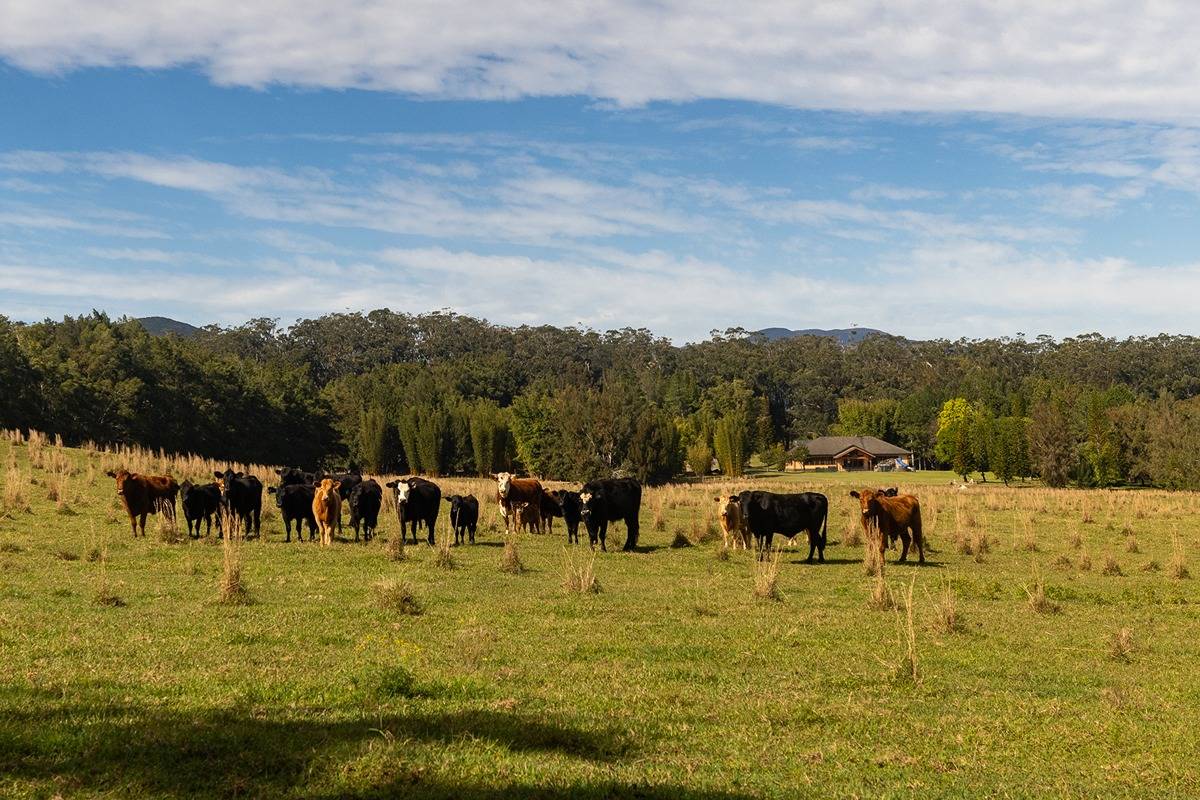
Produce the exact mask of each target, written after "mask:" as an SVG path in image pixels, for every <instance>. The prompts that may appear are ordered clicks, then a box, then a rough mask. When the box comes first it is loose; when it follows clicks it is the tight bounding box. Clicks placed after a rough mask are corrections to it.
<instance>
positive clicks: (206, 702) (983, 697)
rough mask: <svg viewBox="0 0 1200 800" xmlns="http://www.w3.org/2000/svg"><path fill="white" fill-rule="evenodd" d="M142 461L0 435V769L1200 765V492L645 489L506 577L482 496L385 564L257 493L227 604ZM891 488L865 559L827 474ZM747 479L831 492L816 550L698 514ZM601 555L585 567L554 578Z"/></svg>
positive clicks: (189, 472) (627, 775)
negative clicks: (882, 554) (755, 550)
mask: <svg viewBox="0 0 1200 800" xmlns="http://www.w3.org/2000/svg"><path fill="white" fill-rule="evenodd" d="M154 461H155V459H153V458H152V457H150V456H148V455H146V454H126V455H114V454H104V453H97V452H95V451H83V450H74V449H66V448H56V447H54V446H52V445H50V444H48V443H42V442H36V443H35V446H32V447H31V445H30V444H28V443H20V444H16V443H12V442H9V441H5V442H3V443H0V465H3V470H2V471H0V477H3V479H4V487H3V491H2V492H0V501H2V502H3V504H4V505H3V516H2V517H0V668H2V670H0V796H4V797H18V798H20V797H55V796H60V795H61V796H63V797H139V798H141V797H145V798H150V797H197V796H199V797H239V798H242V797H263V798H267V797H270V798H275V797H283V798H342V797H389V796H403V797H410V798H424V797H445V798H451V797H485V798H508V797H511V798H525V797H545V798H559V797H561V798H567V797H571V798H575V797H582V798H600V797H641V798H675V797H685V798H686V797H691V798H739V797H778V798H791V797H806V796H807V797H909V796H921V797H926V798H927V797H963V796H1004V797H1047V796H1050V797H1098V796H1104V797H1195V796H1197V794H1198V793H1200V767H1198V766H1197V764H1200V745H1198V744H1197V742H1198V741H1200V737H1198V735H1197V729H1198V723H1200V635H1198V634H1200V617H1198V615H1197V609H1198V608H1200V606H1198V605H1197V604H1198V603H1200V591H1198V589H1197V580H1195V579H1192V578H1191V577H1190V576H1187V575H1186V573H1187V571H1188V570H1189V568H1190V569H1191V570H1192V571H1198V570H1200V559H1197V556H1196V553H1197V546H1198V545H1200V527H1198V522H1200V496H1198V495H1196V494H1188V493H1164V492H1156V491H1139V492H1107V491H1069V490H1048V489H1043V488H1040V487H1031V486H1024V487H1022V486H1018V485H1014V486H1013V487H1012V488H1005V487H1003V486H1002V485H996V484H991V483H989V484H987V485H986V486H983V485H976V486H972V487H970V488H969V489H967V490H965V491H958V490H956V489H954V488H952V487H951V485H950V482H951V478H952V476H950V475H948V474H947V473H915V474H906V475H878V474H876V475H870V476H845V475H828V474H820V475H806V476H794V475H788V476H784V477H782V478H771V477H753V478H747V479H746V480H744V481H739V482H732V483H726V482H715V483H705V484H702V485H679V486H669V487H664V488H662V489H655V490H648V491H647V492H646V495H645V497H644V501H643V511H642V529H643V532H642V537H641V540H642V544H643V545H645V547H644V548H643V551H642V552H637V553H622V552H618V551H610V552H608V553H599V554H597V555H596V556H595V557H594V561H593V560H592V559H593V556H592V554H591V552H590V550H589V549H588V548H587V546H586V544H585V545H583V546H582V547H580V546H570V547H568V546H567V544H566V538H565V535H564V533H563V530H562V524H561V522H559V523H558V524H557V526H556V528H555V532H554V534H553V535H545V536H533V535H524V536H522V537H521V538H520V539H519V542H518V549H519V556H520V559H521V561H522V562H523V564H524V567H525V569H524V571H522V572H520V573H517V574H514V573H511V572H506V571H503V570H502V569H501V561H502V553H503V546H502V545H503V536H502V535H501V533H500V531H499V530H498V528H497V525H496V515H495V510H494V507H492V506H491V505H490V504H486V503H485V517H484V526H483V529H482V530H481V535H480V537H479V544H477V545H475V546H463V547H456V548H453V550H452V551H451V559H452V561H453V567H454V568H453V569H447V568H446V567H445V565H444V564H442V563H439V562H441V561H442V560H443V559H444V557H442V558H439V554H438V552H437V551H436V550H435V549H433V548H430V547H428V546H426V545H424V544H422V545H420V546H413V545H411V544H410V545H409V546H408V547H407V548H406V551H405V558H404V559H403V560H400V561H396V560H393V558H392V552H393V550H392V548H389V546H388V543H387V541H386V540H388V539H390V538H392V537H394V536H395V535H396V532H397V529H398V526H397V524H396V521H395V518H394V516H392V515H391V514H390V513H385V515H384V521H383V523H382V525H381V530H380V536H379V537H378V539H377V540H376V541H375V542H373V543H371V544H369V545H363V544H357V545H356V544H354V543H353V542H342V543H337V544H335V546H333V547H332V548H327V549H322V548H320V547H318V546H317V545H315V544H309V543H307V542H305V543H302V544H297V543H296V542H292V543H290V544H285V543H284V542H283V537H282V525H281V522H280V520H279V518H278V515H277V514H275V513H271V512H274V508H273V506H268V507H269V513H268V514H267V516H266V518H265V519H264V523H263V530H264V536H263V537H262V538H261V539H260V540H253V541H249V542H246V543H244V544H242V545H241V547H240V559H241V565H242V580H243V582H244V585H245V587H246V590H247V592H248V593H249V598H250V600H251V601H252V602H251V603H249V604H246V605H237V604H228V603H223V602H221V601H220V589H219V587H220V585H221V583H222V578H223V568H224V562H225V548H224V547H223V546H222V544H221V543H220V541H218V540H217V539H216V538H215V537H212V538H206V539H201V540H198V541H191V540H188V539H187V538H186V537H184V538H183V539H182V540H179V541H171V540H172V539H174V538H176V537H175V536H173V535H172V533H171V532H170V531H169V530H167V529H165V527H164V526H162V525H160V524H158V523H155V522H152V523H150V524H148V525H147V529H148V534H149V535H148V536H147V537H146V538H144V539H137V540H134V539H132V538H131V537H130V535H129V529H128V524H127V521H126V518H125V516H124V513H123V511H119V510H118V508H117V506H116V497H115V494H114V487H113V482H112V480H111V479H109V478H107V477H105V476H104V470H105V469H108V468H110V467H112V466H116V465H117V464H118V463H132V464H134V465H136V466H138V468H140V469H147V468H152V467H153V466H154V464H153V462H154ZM169 466H170V468H171V469H172V471H173V474H175V475H176V477H178V478H180V479H181V480H182V479H183V478H185V477H199V476H201V475H204V474H205V473H206V472H207V473H208V474H211V471H210V470H211V465H208V464H205V463H203V462H201V461H199V460H197V459H178V460H172V462H171V463H170V464H169ZM264 477H265V474H264ZM439 482H440V483H441V484H442V485H443V486H444V488H445V489H446V490H449V491H463V490H470V491H473V492H474V493H475V494H476V496H477V497H481V498H484V497H488V496H489V494H488V488H487V487H488V486H489V484H488V483H487V482H485V481H481V480H480V481H471V480H465V479H452V480H444V481H439ZM893 484H901V485H903V487H904V488H905V490H906V491H910V492H913V493H915V494H917V495H918V496H919V497H920V498H921V502H922V506H923V509H924V513H925V518H926V527H927V530H928V532H929V537H928V538H929V540H930V542H931V544H932V547H933V552H932V553H930V554H929V563H928V564H927V565H926V566H925V567H917V566H915V565H911V564H896V563H894V561H895V558H896V556H897V551H891V552H889V553H888V561H887V564H886V567H885V569H884V574H883V579H882V580H883V583H882V584H880V583H879V581H878V579H877V578H874V577H870V576H868V575H867V574H866V570H865V569H864V565H863V552H864V551H863V546H862V545H861V544H850V543H848V542H847V541H846V540H847V538H849V539H851V540H853V539H855V538H858V537H859V535H860V530H859V526H858V507H857V503H856V501H853V500H851V499H850V498H849V497H847V492H848V491H849V489H850V488H852V487H854V486H861V485H868V486H878V485H893ZM752 485H753V486H762V487H768V488H769V487H772V486H778V487H780V488H781V490H786V491H797V490H799V489H800V488H805V489H814V490H818V491H822V490H824V491H826V493H827V494H829V496H830V502H831V509H832V512H831V520H830V526H829V532H830V533H829V538H830V542H831V546H830V547H829V549H828V550H827V552H826V556H827V559H828V562H827V563H826V564H823V565H816V564H814V565H809V564H805V563H803V556H804V555H806V554H807V547H806V546H805V547H804V548H803V552H801V547H800V543H799V542H797V545H796V546H795V547H786V548H784V549H783V550H782V555H781V557H780V560H779V565H778V576H777V591H778V598H777V599H771V598H769V597H768V598H760V597H756V596H755V593H754V591H753V590H754V587H755V570H756V564H755V561H754V559H753V557H752V556H751V554H748V553H746V552H743V551H734V552H726V553H722V552H721V548H720V541H719V540H720V537H719V536H715V537H714V532H715V524H714V523H715V513H714V512H715V505H716V504H715V503H714V502H713V497H715V496H717V495H719V494H726V493H728V492H730V491H732V490H735V489H737V488H740V487H746V486H752ZM492 487H493V490H494V484H492ZM447 493H448V492H447ZM26 507H27V508H28V510H26ZM616 528H617V535H616V537H615V538H616V539H617V540H618V543H619V541H620V539H621V535H622V534H623V528H622V526H621V525H619V524H618V525H617V526H616ZM348 532H349V530H348V529H347V533H348ZM439 532H441V531H439ZM612 538H613V537H612V531H611V529H610V544H611V539H612ZM585 540H586V537H585ZM685 543H686V545H687V546H672V544H677V545H684V544H685ZM981 550H982V551H983V552H980V551H981ZM722 556H725V557H722ZM589 567H590V568H591V569H592V570H594V573H595V576H596V580H597V582H598V585H599V589H600V591H598V592H594V593H593V592H586V593H581V592H574V591H569V590H568V589H567V588H564V582H565V578H566V577H567V574H568V572H570V571H571V570H573V569H574V570H584V571H586V570H587V569H588V568H589ZM768 571H769V570H768ZM762 580H765V579H764V578H762V577H761V576H760V582H761V581H762ZM381 587H383V588H382V589H381ZM910 590H911V604H909V603H907V602H906V598H907V597H908V595H909V592H910ZM405 593H407V594H409V595H411V599H412V600H414V601H415V602H416V604H418V605H419V606H420V613H418V614H411V613H405V611H406V610H412V609H405V608H401V603H399V602H397V599H396V596H397V594H405ZM910 611H911V620H912V623H911V627H910V626H909V623H908V619H909V612H910Z"/></svg>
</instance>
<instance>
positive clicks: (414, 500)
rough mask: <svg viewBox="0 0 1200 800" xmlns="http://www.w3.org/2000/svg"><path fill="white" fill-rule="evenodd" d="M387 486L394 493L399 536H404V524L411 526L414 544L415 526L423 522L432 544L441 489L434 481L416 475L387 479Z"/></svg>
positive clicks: (415, 536) (415, 539) (415, 541)
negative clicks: (398, 521)
mask: <svg viewBox="0 0 1200 800" xmlns="http://www.w3.org/2000/svg"><path fill="white" fill-rule="evenodd" d="M387 486H388V488H389V489H391V490H392V491H393V492H394V493H395V497H396V516H397V517H398V518H399V519H400V538H401V539H403V538H404V531H405V525H406V524H408V525H410V526H411V527H412V538H413V544H416V543H417V526H418V525H420V524H421V523H424V524H425V525H426V527H428V528H429V543H430V544H433V543H434V533H433V531H434V526H435V525H436V524H437V517H438V511H439V510H440V508H441V505H442V490H441V489H439V488H438V486H437V484H436V483H433V482H431V481H427V480H425V479H424V478H416V477H413V478H401V479H399V480H394V481H388V483H387Z"/></svg>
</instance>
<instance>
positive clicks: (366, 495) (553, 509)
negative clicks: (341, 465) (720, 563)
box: [108, 467, 925, 563]
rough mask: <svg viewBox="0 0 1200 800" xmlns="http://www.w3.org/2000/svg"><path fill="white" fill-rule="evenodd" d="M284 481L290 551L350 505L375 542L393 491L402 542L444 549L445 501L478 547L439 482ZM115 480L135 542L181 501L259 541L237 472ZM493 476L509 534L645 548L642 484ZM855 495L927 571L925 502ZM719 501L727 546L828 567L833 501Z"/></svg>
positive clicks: (886, 492) (283, 477) (867, 523)
mask: <svg viewBox="0 0 1200 800" xmlns="http://www.w3.org/2000/svg"><path fill="white" fill-rule="evenodd" d="M275 472H276V474H277V475H278V476H279V484H278V485H277V486H271V487H269V488H268V489H267V491H268V492H269V493H270V494H272V495H274V496H275V504H276V506H278V507H279V511H280V516H281V517H282V518H283V526H284V533H285V534H286V541H288V542H290V541H291V540H292V528H293V526H294V527H295V531H296V538H297V540H302V539H303V535H302V530H301V526H307V528H308V539H309V541H313V540H314V539H315V538H316V537H317V535H318V534H319V535H320V539H321V543H322V544H323V545H329V544H331V543H332V542H333V536H334V533H335V532H337V533H338V534H340V533H341V532H342V506H343V505H346V506H348V507H349V512H350V527H351V528H352V529H353V530H354V540H355V541H359V535H360V532H361V535H362V540H363V541H367V542H369V541H370V540H371V539H372V537H373V536H374V534H375V529H376V527H378V524H379V511H380V509H381V508H382V506H383V490H384V487H386V488H388V489H391V490H392V493H393V497H394V500H395V505H396V515H397V517H398V518H399V521H400V536H401V539H404V538H405V537H406V536H407V535H409V534H410V533H411V535H412V541H413V543H414V544H415V543H416V542H417V532H418V530H419V529H420V528H421V527H424V528H426V530H427V535H426V539H427V541H428V542H429V544H431V545H432V544H434V530H435V527H436V524H437V518H438V513H439V511H440V510H441V504H442V502H443V501H445V502H446V503H449V504H450V526H451V527H452V528H453V530H454V543H455V544H465V543H467V542H468V541H469V542H470V543H471V544H474V543H475V532H476V528H477V526H478V524H479V500H478V499H477V498H476V497H474V496H473V495H457V494H456V495H450V496H448V497H444V498H443V497H442V490H441V489H440V488H439V487H438V485H437V484H436V483H434V482H432V481H429V480H426V479H424V478H419V477H410V478H401V479H397V480H394V481H389V482H388V483H386V484H384V486H380V485H379V483H378V482H377V481H375V480H374V479H373V478H364V477H363V476H362V475H361V474H359V473H358V471H357V470H347V471H343V472H337V473H332V474H330V473H319V474H318V473H311V472H304V471H302V470H300V469H296V468H293V467H284V468H282V469H277V470H275ZM108 475H109V476H110V477H112V478H115V479H116V482H117V495H118V496H119V497H120V498H121V501H122V503H123V504H124V506H125V510H126V511H127V512H128V514H129V524H130V527H131V528H132V530H133V535H134V536H137V535H138V533H139V529H140V532H141V535H142V536H145V535H146V516H147V515H148V514H153V513H157V512H159V511H162V512H163V513H164V514H166V515H169V516H170V517H172V518H173V517H174V516H175V502H176V496H179V497H180V500H181V504H182V507H183V515H184V519H185V520H186V521H187V527H188V534H189V535H190V536H192V537H194V538H199V537H200V525H201V523H204V524H205V526H206V528H205V533H206V534H208V533H211V531H212V521H213V518H214V517H215V518H216V520H217V530H218V531H221V530H222V517H224V519H225V520H227V521H228V522H229V524H232V525H236V526H237V528H238V531H240V532H241V533H242V534H243V535H245V536H257V535H259V524H260V517H261V513H262V495H263V485H262V481H260V480H259V479H258V478H257V477H255V476H254V475H245V474H243V473H241V472H235V471H233V470H232V469H227V470H225V471H224V472H214V473H213V475H214V477H215V478H216V480H215V481H214V482H211V483H205V484H194V483H192V482H191V481H184V483H183V484H182V485H180V484H179V483H177V482H176V481H175V479H174V478H172V477H170V476H165V475H140V474H137V473H130V472H128V471H126V470H119V471H110V472H109V473H108ZM492 477H493V478H494V479H495V481H496V495H495V502H496V503H497V504H498V506H499V509H500V514H501V516H502V518H503V519H504V526H505V529H506V530H508V531H513V530H517V531H523V530H528V531H530V532H533V533H543V532H552V528H553V523H554V518H555V517H559V518H561V519H562V520H563V522H564V524H565V525H566V528H567V541H568V542H572V543H578V542H579V523H580V522H582V523H583V524H584V526H585V527H586V529H587V532H588V540H589V542H590V543H591V545H592V547H593V548H594V547H596V545H597V544H599V546H600V549H601V550H607V549H608V548H607V545H606V538H607V533H608V524H609V523H610V522H624V523H625V530H626V534H625V545H624V549H625V550H636V549H637V546H638V517H639V515H640V512H641V505H642V487H641V484H640V483H638V482H637V481H636V480H634V479H632V478H609V479H603V480H595V481H589V482H587V483H585V484H583V486H581V487H580V489H579V491H567V490H562V489H559V490H554V491H549V490H547V489H545V488H544V487H543V486H542V484H541V482H540V481H538V480H537V479H535V478H518V477H515V476H513V475H512V474H510V473H508V472H502V473H499V474H497V475H493V476H492ZM850 496H851V497H853V498H855V499H857V500H858V501H859V506H860V509H861V512H862V515H861V520H862V524H863V528H864V529H865V530H866V531H867V532H868V534H869V535H872V536H874V537H877V538H876V541H878V543H879V549H880V553H881V554H882V553H883V551H884V550H885V549H886V548H887V547H889V546H890V545H892V544H894V543H895V541H896V540H897V539H899V540H900V541H901V543H902V545H903V549H902V551H901V554H900V561H905V560H907V558H908V550H909V544H910V542H911V544H913V545H915V546H916V549H917V554H918V557H919V559H920V561H921V563H924V562H925V546H924V539H923V537H922V533H921V505H920V502H919V501H918V500H917V498H916V497H915V496H913V495H901V494H900V493H899V491H898V490H897V489H895V488H891V489H862V490H859V491H852V492H850ZM716 501H717V517H718V519H719V521H720V523H721V530H722V534H723V535H724V537H725V543H726V545H727V546H732V547H735V548H736V547H741V548H744V549H749V548H750V546H751V545H750V537H751V536H753V537H754V540H755V543H756V549H757V550H758V552H759V555H760V557H761V556H762V554H763V553H765V552H767V551H769V550H770V549H771V544H772V539H773V537H774V536H775V535H776V534H780V535H783V536H786V537H788V538H789V539H791V538H793V537H795V536H798V535H800V534H801V533H804V534H807V536H808V548H809V549H808V561H810V562H811V561H812V560H813V556H814V555H815V556H816V557H817V559H818V560H819V561H824V560H825V543H826V537H827V533H828V527H829V498H827V497H826V496H825V495H823V494H819V493H817V492H799V493H792V494H782V493H778V492H766V491H757V490H756V491H744V492H742V493H740V494H736V495H729V496H728V497H718V498H716Z"/></svg>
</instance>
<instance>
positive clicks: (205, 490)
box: [179, 481, 221, 539]
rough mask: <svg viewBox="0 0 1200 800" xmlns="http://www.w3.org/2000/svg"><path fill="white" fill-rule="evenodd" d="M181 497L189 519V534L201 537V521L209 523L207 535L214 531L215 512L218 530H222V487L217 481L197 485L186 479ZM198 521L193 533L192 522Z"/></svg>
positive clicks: (184, 512) (180, 488) (185, 515)
mask: <svg viewBox="0 0 1200 800" xmlns="http://www.w3.org/2000/svg"><path fill="white" fill-rule="evenodd" d="M179 492H180V498H181V500H182V501H183V502H182V505H183V518H184V520H186V521H187V528H188V536H191V537H192V538H193V539H199V538H200V523H201V522H204V523H206V524H207V529H206V530H205V532H204V535H205V536H208V535H209V534H210V533H212V518H213V514H216V515H217V531H218V532H220V530H221V515H220V513H218V512H219V511H220V508H221V487H220V486H217V485H216V484H215V483H204V484H200V485H199V486H197V485H196V484H194V483H192V482H191V481H184V482H183V486H181V487H179ZM193 522H194V523H196V532H195V534H193V533H192V523H193Z"/></svg>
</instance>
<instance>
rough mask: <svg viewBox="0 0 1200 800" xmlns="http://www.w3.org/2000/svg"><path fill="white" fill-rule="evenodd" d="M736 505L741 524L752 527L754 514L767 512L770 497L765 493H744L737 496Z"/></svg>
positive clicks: (769, 505)
mask: <svg viewBox="0 0 1200 800" xmlns="http://www.w3.org/2000/svg"><path fill="white" fill-rule="evenodd" d="M731 497H732V495H731ZM737 504H738V514H740V515H741V521H742V523H743V524H745V525H746V526H747V527H752V525H753V522H754V519H753V514H754V512H755V511H766V510H768V509H769V508H770V507H771V496H770V494H768V493H766V492H751V491H745V492H742V493H741V494H739V495H738V496H737Z"/></svg>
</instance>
